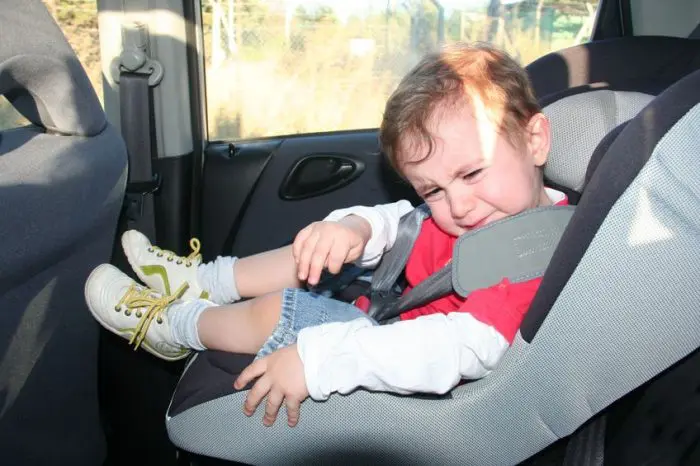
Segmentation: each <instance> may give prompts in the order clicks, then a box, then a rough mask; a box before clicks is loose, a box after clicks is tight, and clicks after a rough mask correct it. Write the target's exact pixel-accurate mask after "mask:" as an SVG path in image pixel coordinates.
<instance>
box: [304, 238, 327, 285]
mask: <svg viewBox="0 0 700 466" xmlns="http://www.w3.org/2000/svg"><path fill="white" fill-rule="evenodd" d="M332 248H333V236H325V237H321V238H320V239H319V240H318V242H317V243H316V247H315V248H314V252H313V254H312V256H311V262H310V264H309V276H308V278H307V280H306V281H307V283H309V284H310V285H316V284H317V283H318V282H319V280H320V279H321V274H322V273H323V267H324V266H325V265H326V260H327V258H328V253H329V252H330V250H331V249H332Z"/></svg>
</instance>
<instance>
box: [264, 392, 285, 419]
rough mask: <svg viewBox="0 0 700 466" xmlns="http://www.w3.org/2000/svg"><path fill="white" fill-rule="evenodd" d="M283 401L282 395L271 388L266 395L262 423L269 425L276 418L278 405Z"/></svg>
mask: <svg viewBox="0 0 700 466" xmlns="http://www.w3.org/2000/svg"><path fill="white" fill-rule="evenodd" d="M283 401H284V395H282V392H280V391H279V390H271V391H270V393H269V394H268V395H267V403H266V404H265V415H264V416H263V424H265V425H266V426H268V427H270V426H271V425H272V424H274V423H275V420H277V413H279V410H280V406H282V402H283Z"/></svg>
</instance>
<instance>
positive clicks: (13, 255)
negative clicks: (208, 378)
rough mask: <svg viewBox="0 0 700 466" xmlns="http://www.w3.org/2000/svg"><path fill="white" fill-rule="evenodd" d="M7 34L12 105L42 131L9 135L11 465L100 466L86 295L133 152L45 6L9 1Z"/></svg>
mask: <svg viewBox="0 0 700 466" xmlns="http://www.w3.org/2000/svg"><path fill="white" fill-rule="evenodd" d="M0 31H2V40H1V41H0V94H2V95H3V96H4V97H5V98H6V99H7V100H8V101H9V102H10V104H11V105H12V106H14V108H15V109H16V110H17V111H18V112H19V113H21V114H22V115H23V116H24V117H25V118H26V119H27V120H29V122H30V124H29V125H28V126H25V127H21V128H14V129H7V130H3V131H0V186H1V188H0V215H1V216H2V222H1V223H0V236H1V237H2V238H3V247H2V248H0V263H1V264H2V270H1V271H0V309H1V310H2V312H0V347H1V348H2V358H1V360H0V463H2V464H7V465H32V464H37V465H39V464H40V465H45V464H73V465H80V464H84V465H94V464H99V463H100V462H101V461H102V460H103V459H104V454H105V451H104V448H105V447H104V439H103V434H102V429H101V425H100V421H99V412H98V402H97V341H98V340H97V336H98V326H97V325H96V324H95V322H94V321H93V319H92V318H91V316H90V313H89V312H88V310H87V308H86V305H85V301H84V298H83V286H84V283H85V279H86V278H87V276H88V274H89V272H90V270H91V269H92V268H94V267H95V266H97V265H98V264H99V263H101V262H108V261H109V257H110V253H111V250H112V243H113V238H114V231H115V228H116V223H117V217H118V215H119V211H120V206H121V204H122V198H123V195H124V187H125V182H126V169H127V159H126V151H125V148H124V144H123V142H122V140H121V138H120V136H119V134H118V133H117V131H116V130H115V129H114V128H113V127H112V126H110V125H109V124H108V123H107V121H106V119H105V115H104V113H103V111H102V108H101V106H100V101H99V100H98V98H97V96H96V94H95V91H94V90H93V87H92V85H91V84H90V81H89V80H88V77H87V75H86V74H85V72H84V70H83V68H82V66H81V64H80V62H79V61H78V58H77V57H76V56H75V54H74V53H73V50H72V49H71V47H70V46H69V44H68V42H67V41H66V39H65V38H64V36H63V34H62V32H61V30H60V29H59V27H58V26H57V25H56V24H55V22H54V21H53V19H52V18H51V16H50V15H49V13H48V11H47V10H46V7H45V6H44V5H43V4H42V2H41V1H40V0H7V1H4V2H3V3H2V8H0Z"/></svg>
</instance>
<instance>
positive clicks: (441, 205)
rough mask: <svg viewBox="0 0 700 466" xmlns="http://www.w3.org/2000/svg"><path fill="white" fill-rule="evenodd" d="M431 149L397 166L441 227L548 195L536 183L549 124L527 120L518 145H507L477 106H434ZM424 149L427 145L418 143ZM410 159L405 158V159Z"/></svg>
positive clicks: (471, 222) (472, 223)
mask: <svg viewBox="0 0 700 466" xmlns="http://www.w3.org/2000/svg"><path fill="white" fill-rule="evenodd" d="M427 128H428V130H429V131H430V133H431V134H432V135H433V139H434V148H433V153H432V154H431V155H430V156H429V157H427V158H426V159H425V160H423V161H421V162H418V163H405V164H403V166H402V171H403V173H404V175H405V176H406V178H407V179H408V181H409V182H410V183H411V185H412V186H413V187H414V189H416V191H417V192H418V194H420V195H421V196H422V197H423V199H424V200H425V202H426V203H427V204H428V206H429V207H430V211H431V214H432V217H433V220H434V221H435V223H436V224H437V225H438V226H439V227H440V228H441V229H442V230H443V231H444V232H446V233H448V234H450V235H453V236H459V235H461V234H462V233H464V232H466V231H468V230H471V229H473V228H478V227H481V226H484V225H486V224H488V223H491V222H493V221H495V220H499V219H502V218H504V217H508V216H511V215H515V214H517V213H520V212H522V211H524V210H526V209H529V208H532V207H537V206H538V205H546V204H549V203H550V201H549V199H548V197H547V195H546V193H545V191H544V187H543V184H542V174H541V170H540V168H539V167H540V166H542V165H543V164H544V163H545V161H546V159H547V153H548V152H549V124H548V122H547V119H546V118H545V117H544V115H542V114H537V115H535V116H534V117H532V119H531V120H530V123H529V125H528V130H527V131H526V132H525V137H524V144H521V146H522V147H518V148H515V147H513V146H512V145H511V144H510V143H509V142H508V140H507V139H506V138H505V137H503V136H502V135H500V134H499V132H498V126H497V125H496V124H495V123H493V122H492V121H491V120H490V119H489V118H487V117H486V115H485V114H484V113H483V112H479V111H478V110H477V111H474V110H472V109H471V107H469V106H462V107H461V108H449V109H438V110H437V111H436V112H434V113H433V117H432V118H431V119H430V120H429V121H428V125H427ZM418 149H421V150H422V151H421V152H417V153H418V154H424V153H425V152H426V150H427V147H423V146H419V147H418ZM409 160H410V159H409Z"/></svg>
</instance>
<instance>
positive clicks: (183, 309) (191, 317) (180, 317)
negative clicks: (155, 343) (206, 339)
mask: <svg viewBox="0 0 700 466" xmlns="http://www.w3.org/2000/svg"><path fill="white" fill-rule="evenodd" d="M212 306H216V304H214V303H212V302H211V301H207V300H206V299H195V300H194V301H175V302H174V303H173V304H171V305H170V307H169V308H168V320H169V321H170V333H171V335H172V337H173V343H175V344H177V345H180V346H184V347H185V348H191V349H193V350H195V351H204V350H205V349H207V348H206V347H205V346H204V345H203V344H202V342H201V341H200V340H199V330H198V329H197V323H198V322H199V316H201V315H202V312H204V310H205V309H207V308H209V307H212Z"/></svg>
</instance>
